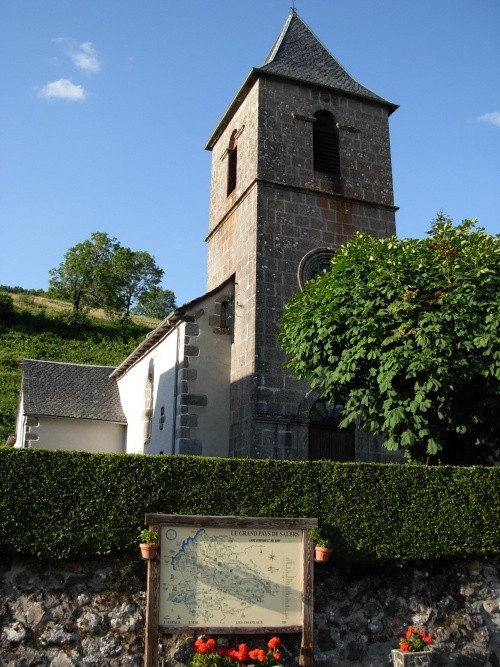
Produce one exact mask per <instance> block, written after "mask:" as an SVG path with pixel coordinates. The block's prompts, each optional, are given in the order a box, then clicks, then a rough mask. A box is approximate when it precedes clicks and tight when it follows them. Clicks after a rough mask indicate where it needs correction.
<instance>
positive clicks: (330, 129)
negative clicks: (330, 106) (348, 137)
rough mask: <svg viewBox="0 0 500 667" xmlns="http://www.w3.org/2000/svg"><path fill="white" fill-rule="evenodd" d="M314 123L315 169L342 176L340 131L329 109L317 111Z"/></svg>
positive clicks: (323, 172)
mask: <svg viewBox="0 0 500 667" xmlns="http://www.w3.org/2000/svg"><path fill="white" fill-rule="evenodd" d="M314 118H315V119H316V120H315V121H314V125H313V156H314V171H319V172H321V173H322V174H330V175H333V176H340V146H339V131H338V128H337V123H336V122H335V118H334V117H333V115H332V114H331V113H330V112H329V111H317V112H316V113H315V114H314Z"/></svg>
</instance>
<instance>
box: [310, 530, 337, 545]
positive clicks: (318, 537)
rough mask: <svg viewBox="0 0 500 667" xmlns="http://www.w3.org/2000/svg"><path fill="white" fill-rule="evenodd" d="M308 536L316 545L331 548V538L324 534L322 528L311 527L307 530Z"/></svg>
mask: <svg viewBox="0 0 500 667" xmlns="http://www.w3.org/2000/svg"><path fill="white" fill-rule="evenodd" d="M308 536H309V539H310V540H312V541H313V542H314V544H315V545H316V546H317V547H327V548H328V549H331V543H332V541H331V538H330V537H329V536H328V535H327V534H326V532H325V531H324V529H323V528H319V527H318V528H311V529H310V530H309V531H308Z"/></svg>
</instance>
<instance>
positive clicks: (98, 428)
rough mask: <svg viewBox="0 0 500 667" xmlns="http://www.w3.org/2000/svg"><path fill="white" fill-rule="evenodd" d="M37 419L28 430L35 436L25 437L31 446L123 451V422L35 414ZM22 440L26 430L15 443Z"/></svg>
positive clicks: (109, 452) (102, 451)
mask: <svg viewBox="0 0 500 667" xmlns="http://www.w3.org/2000/svg"><path fill="white" fill-rule="evenodd" d="M20 414H22V413H20ZM20 421H21V420H20ZM37 422H38V426H31V427H30V434H31V435H33V436H38V438H37V439H36V440H35V439H32V440H28V441H26V445H27V446H28V447H30V448H32V449H35V448H36V449H60V450H65V451H80V452H91V453H94V454H96V453H104V454H123V452H124V445H125V425H124V424H116V423H113V422H104V421H97V420H92V419H65V418H62V417H44V416H41V417H38V420H37ZM24 442H25V434H24V433H22V434H19V436H18V440H17V442H16V447H23V446H24Z"/></svg>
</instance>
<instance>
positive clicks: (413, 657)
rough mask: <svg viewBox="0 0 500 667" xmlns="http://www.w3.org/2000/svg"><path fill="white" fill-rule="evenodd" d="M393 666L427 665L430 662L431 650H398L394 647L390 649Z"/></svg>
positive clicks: (422, 666)
mask: <svg viewBox="0 0 500 667" xmlns="http://www.w3.org/2000/svg"><path fill="white" fill-rule="evenodd" d="M391 657H392V664H393V665H394V667H428V666H429V665H430V664H431V662H432V652H431V651H413V652H411V651H400V650H399V649H397V648H395V649H393V650H392V651H391Z"/></svg>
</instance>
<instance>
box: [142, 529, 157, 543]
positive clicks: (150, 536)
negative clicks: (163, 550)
mask: <svg viewBox="0 0 500 667" xmlns="http://www.w3.org/2000/svg"><path fill="white" fill-rule="evenodd" d="M137 539H138V540H139V542H142V543H144V544H154V543H155V542H158V540H159V539H160V534H159V533H158V532H156V530H148V529H147V528H143V529H142V530H140V531H139V535H138V537H137Z"/></svg>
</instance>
